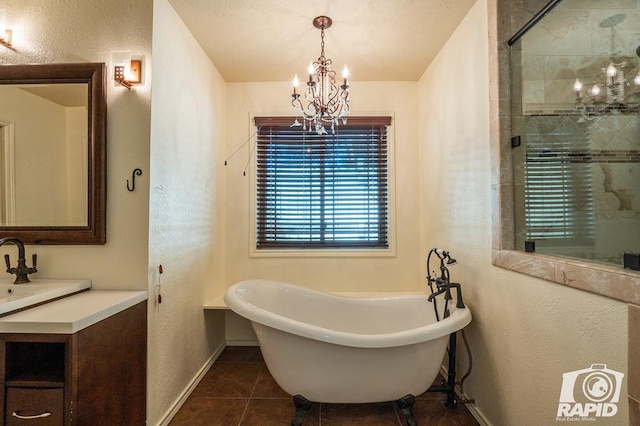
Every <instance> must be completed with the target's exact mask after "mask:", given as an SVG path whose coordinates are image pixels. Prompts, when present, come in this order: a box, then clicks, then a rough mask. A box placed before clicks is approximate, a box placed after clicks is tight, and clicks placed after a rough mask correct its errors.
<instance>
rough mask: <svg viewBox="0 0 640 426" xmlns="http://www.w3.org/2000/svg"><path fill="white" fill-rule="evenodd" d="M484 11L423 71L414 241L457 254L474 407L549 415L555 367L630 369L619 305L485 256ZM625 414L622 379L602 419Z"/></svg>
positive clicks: (484, 411)
mask: <svg viewBox="0 0 640 426" xmlns="http://www.w3.org/2000/svg"><path fill="white" fill-rule="evenodd" d="M487 21H488V17H487V0H478V2H477V3H476V4H475V5H474V7H473V8H472V10H471V11H470V12H469V14H468V15H467V17H466V18H465V20H464V21H463V22H462V23H461V25H460V26H459V27H458V28H457V30H456V32H455V33H454V34H453V36H452V37H451V38H450V39H449V41H448V42H447V44H446V45H445V47H444V48H443V49H442V51H441V52H440V54H439V55H438V57H437V58H436V60H435V61H434V62H433V63H432V64H431V66H430V67H429V68H428V69H427V71H426V72H425V73H424V75H423V76H422V78H421V80H420V82H419V97H420V113H419V126H420V128H419V135H420V140H421V154H420V157H421V170H422V175H421V182H422V192H421V199H422V202H421V217H422V218H423V220H422V241H423V247H422V249H423V251H426V250H428V248H430V247H432V246H437V247H443V248H446V249H448V250H450V251H451V252H452V255H453V257H455V258H457V259H458V261H459V263H458V265H456V266H454V267H453V268H452V269H451V275H452V279H453V280H454V281H459V282H461V283H462V285H463V291H464V296H465V301H466V302H467V303H468V305H469V307H470V309H471V311H472V313H473V315H474V320H473V322H472V323H471V324H470V326H469V327H467V334H468V337H469V341H470V344H471V348H472V351H473V354H474V368H473V373H472V374H471V376H470V378H469V379H468V380H467V382H466V383H465V392H466V394H467V395H468V396H469V397H471V398H475V399H476V405H475V407H476V408H477V410H478V411H479V412H480V413H481V415H483V416H484V417H485V418H486V420H487V422H488V423H489V424H493V425H516V424H535V425H556V424H557V422H556V418H555V416H556V410H557V406H558V397H559V394H560V388H561V384H562V374H563V373H565V372H569V371H574V370H579V369H583V368H588V367H589V366H590V365H591V364H596V363H604V364H607V365H608V367H609V368H611V369H614V370H617V371H621V372H625V373H626V371H627V307H626V305H625V304H624V303H620V302H616V301H613V300H610V299H606V298H604V297H600V296H597V295H593V294H590V293H585V292H582V291H579V290H575V289H571V288H567V287H564V286H561V285H558V284H553V283H549V282H546V281H542V280H538V279H535V278H531V277H528V276H525V275H522V274H518V273H514V272H510V271H507V270H504V269H500V268H496V267H493V266H491V236H492V229H491V211H492V208H494V206H493V205H492V203H493V202H494V201H493V200H492V197H491V190H490V187H491V161H490V160H491V158H490V140H489V96H490V95H489V85H488V82H489V76H488V57H489V53H488V44H487ZM463 64H474V65H473V66H462V65H463ZM434 164H437V166H436V167H434V166H433V165H434ZM460 358H461V359H462V360H464V359H465V356H464V354H461V355H460ZM461 363H462V365H461V366H460V370H459V371H463V372H464V371H465V369H466V365H465V362H464V361H462V362H461ZM623 398H624V400H623ZM626 419H627V403H626V379H625V384H624V387H623V395H622V398H621V401H620V403H619V412H618V415H617V416H616V417H615V418H614V419H609V420H606V419H600V420H598V424H608V425H612V424H617V425H624V424H626V422H627V420H626Z"/></svg>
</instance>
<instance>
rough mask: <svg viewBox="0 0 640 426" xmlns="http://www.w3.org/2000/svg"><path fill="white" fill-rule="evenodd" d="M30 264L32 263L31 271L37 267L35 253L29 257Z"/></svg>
mask: <svg viewBox="0 0 640 426" xmlns="http://www.w3.org/2000/svg"><path fill="white" fill-rule="evenodd" d="M31 263H33V269H36V266H37V265H38V255H37V254H36V253H33V254H32V255H31Z"/></svg>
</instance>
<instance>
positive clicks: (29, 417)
mask: <svg viewBox="0 0 640 426" xmlns="http://www.w3.org/2000/svg"><path fill="white" fill-rule="evenodd" d="M11 415H12V416H13V417H17V418H19V419H22V420H31V419H41V418H43V417H49V416H50V415H51V413H49V412H46V413H42V414H36V415H33V416H23V415H20V414H18V412H17V411H14V412H13V413H11Z"/></svg>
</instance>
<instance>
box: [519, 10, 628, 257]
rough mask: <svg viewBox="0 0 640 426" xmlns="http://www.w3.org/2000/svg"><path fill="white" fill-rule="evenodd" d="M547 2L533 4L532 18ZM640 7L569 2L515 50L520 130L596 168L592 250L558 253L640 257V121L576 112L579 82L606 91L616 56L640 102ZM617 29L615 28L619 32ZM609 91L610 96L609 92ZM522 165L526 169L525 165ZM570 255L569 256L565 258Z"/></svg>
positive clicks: (521, 211)
mask: <svg viewBox="0 0 640 426" xmlns="http://www.w3.org/2000/svg"><path fill="white" fill-rule="evenodd" d="M544 3H546V1H542V0H526V1H525V2H524V8H525V10H530V11H531V12H532V13H534V12H536V11H538V10H540V8H541V7H542V6H543V5H544ZM639 21H640V2H638V1H637V0H563V1H562V2H561V3H560V4H559V5H558V6H556V8H555V9H554V10H553V12H552V13H550V14H549V15H548V16H546V17H545V18H544V19H543V20H542V21H540V22H539V23H538V24H536V26H535V27H533V28H532V29H531V30H530V32H529V33H527V35H526V36H525V37H523V38H522V41H521V43H518V44H516V45H514V46H513V48H512V49H513V52H512V55H514V56H512V57H513V59H514V60H513V65H514V72H513V73H512V88H513V90H514V95H515V94H516V93H519V96H514V99H517V101H515V102H513V105H512V107H513V115H514V116H515V117H516V118H515V119H514V121H513V126H514V131H516V132H517V133H515V134H520V135H524V137H523V147H525V146H526V143H527V141H529V142H532V143H535V142H536V141H540V140H542V139H543V138H549V139H550V140H554V139H558V138H564V140H565V141H566V140H567V139H571V140H573V141H574V142H573V143H572V144H571V145H573V146H572V148H571V149H572V150H573V152H572V154H571V157H572V160H571V161H572V163H574V162H575V163H576V164H585V163H588V164H591V168H590V169H591V170H590V173H591V181H592V182H591V183H592V189H593V191H592V196H593V215H594V216H593V221H594V222H593V223H594V227H593V229H594V241H595V243H594V244H593V245H591V244H589V245H576V246H573V247H571V248H567V247H564V248H554V249H553V253H554V254H560V255H570V256H575V257H580V258H585V259H595V260H599V261H605V262H610V263H615V264H621V259H622V255H623V253H624V252H640V193H639V191H638V187H637V182H638V181H639V179H640V167H638V163H640V117H639V114H638V111H637V107H636V109H635V110H633V113H630V114H629V113H625V114H622V113H620V114H617V115H613V114H611V115H607V116H595V117H594V116H591V117H589V116H586V115H585V116H580V115H579V114H576V111H575V110H574V103H575V101H576V93H575V91H574V89H573V85H574V82H575V80H576V78H579V79H580V80H581V81H582V82H583V84H584V88H585V89H584V91H585V92H586V90H587V89H588V88H589V87H591V85H593V84H594V83H598V84H599V85H600V86H601V87H603V83H604V73H603V70H604V68H606V66H607V65H608V63H609V61H610V57H615V58H616V63H623V64H624V65H622V68H623V70H624V73H625V76H626V77H627V82H628V84H627V85H626V86H625V90H626V93H625V95H626V96H627V99H628V100H629V101H632V102H635V103H637V102H638V100H639V99H640V87H639V86H637V85H635V84H634V82H633V77H634V76H635V75H637V74H638V73H639V72H640V67H639V65H640V58H639V57H638V55H637V54H636V49H637V48H638V45H639V44H640V41H639V40H638V37H637V34H638V32H637V22H639ZM612 24H613V25H612ZM603 90H604V89H603ZM524 151H525V149H521V150H520V151H519V152H518V151H517V150H514V156H513V161H514V165H516V166H515V167H514V182H515V185H516V186H515V188H516V191H515V194H514V197H515V199H516V206H518V207H517V208H516V217H515V220H516V247H518V248H520V249H522V248H523V247H524V240H525V239H526V236H525V223H524V176H525V170H524V164H523V163H524V156H525V152H524ZM518 165H520V166H518ZM563 251H564V252H563Z"/></svg>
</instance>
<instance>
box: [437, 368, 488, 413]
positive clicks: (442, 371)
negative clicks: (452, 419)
mask: <svg viewBox="0 0 640 426" xmlns="http://www.w3.org/2000/svg"><path fill="white" fill-rule="evenodd" d="M440 374H442V377H447V376H448V375H449V370H448V369H447V367H446V366H444V365H442V366H440ZM456 394H457V395H458V397H459V398H461V399H463V400H465V399H466V400H471V399H473V398H470V397H469V396H468V395H467V394H465V393H464V392H462V391H461V389H460V386H458V385H456ZM464 406H465V407H467V410H469V412H470V413H471V415H472V416H473V418H474V419H476V420H477V421H478V423H480V426H492V425H491V423H490V422H489V421H488V420H487V418H486V417H485V416H484V415H483V414H482V412H481V411H480V410H479V409H478V407H477V406H476V404H475V403H473V402H468V403H466V404H464Z"/></svg>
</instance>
